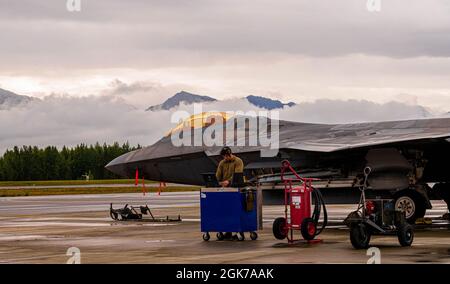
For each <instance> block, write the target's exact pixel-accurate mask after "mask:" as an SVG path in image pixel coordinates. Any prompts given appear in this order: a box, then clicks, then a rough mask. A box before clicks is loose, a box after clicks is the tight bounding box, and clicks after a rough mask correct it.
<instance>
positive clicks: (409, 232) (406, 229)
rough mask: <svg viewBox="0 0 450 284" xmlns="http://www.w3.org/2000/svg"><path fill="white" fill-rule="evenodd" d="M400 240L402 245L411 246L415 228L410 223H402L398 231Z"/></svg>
mask: <svg viewBox="0 0 450 284" xmlns="http://www.w3.org/2000/svg"><path fill="white" fill-rule="evenodd" d="M397 236H398V242H399V243H400V245H401V246H402V247H409V246H411V244H412V242H413V240H414V230H413V227H412V226H411V225H410V224H402V225H400V226H399V228H398V231H397Z"/></svg>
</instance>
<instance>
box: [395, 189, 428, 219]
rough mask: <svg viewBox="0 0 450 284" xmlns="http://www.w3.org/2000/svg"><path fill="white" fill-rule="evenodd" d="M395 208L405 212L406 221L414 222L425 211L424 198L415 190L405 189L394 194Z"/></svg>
mask: <svg viewBox="0 0 450 284" xmlns="http://www.w3.org/2000/svg"><path fill="white" fill-rule="evenodd" d="M395 208H396V209H400V210H402V211H404V212H405V217H406V221H408V223H410V224H414V223H415V222H416V220H417V219H419V218H423V217H424V216H425V212H426V210H427V209H426V200H425V197H423V196H422V195H421V194H420V193H418V192H417V191H414V190H411V189H406V190H402V191H400V192H398V193H396V194H395Z"/></svg>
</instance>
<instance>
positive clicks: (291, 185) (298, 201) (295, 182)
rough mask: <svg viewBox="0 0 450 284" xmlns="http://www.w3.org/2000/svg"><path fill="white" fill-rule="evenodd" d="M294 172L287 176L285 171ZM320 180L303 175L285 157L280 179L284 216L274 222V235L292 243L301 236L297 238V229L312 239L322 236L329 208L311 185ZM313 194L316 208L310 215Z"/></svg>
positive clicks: (304, 236)
mask: <svg viewBox="0 0 450 284" xmlns="http://www.w3.org/2000/svg"><path fill="white" fill-rule="evenodd" d="M287 171H289V172H290V173H291V174H293V175H294V177H293V178H286V176H285V175H286V172H287ZM315 180H318V179H314V178H302V177H300V176H299V175H298V174H297V172H296V171H295V170H294V168H293V167H292V166H291V164H290V163H289V161H287V160H284V161H283V162H282V167H281V181H282V182H283V183H284V217H280V218H277V219H275V221H274V222H273V227H272V230H273V234H274V236H275V238H277V239H279V240H284V239H285V238H287V240H288V243H290V244H291V243H293V242H295V241H298V240H299V239H294V230H297V231H298V230H299V231H300V232H301V234H302V236H303V239H305V240H307V241H311V240H313V239H314V238H315V237H316V236H317V235H319V234H320V233H321V232H322V231H323V229H324V228H325V227H326V225H327V220H328V217H327V210H326V207H325V203H324V201H323V198H322V194H321V193H320V191H319V190H318V189H315V188H314V187H313V186H312V182H313V181H315ZM311 195H313V196H314V203H315V207H314V211H313V213H312V214H311V201H312V198H311ZM321 208H323V214H324V215H323V216H324V218H323V224H322V226H321V227H320V228H319V229H318V223H319V218H320V214H321Z"/></svg>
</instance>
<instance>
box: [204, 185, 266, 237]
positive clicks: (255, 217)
mask: <svg viewBox="0 0 450 284" xmlns="http://www.w3.org/2000/svg"><path fill="white" fill-rule="evenodd" d="M258 192H259V191H258V190H256V189H255V188H242V189H239V188H202V189H201V191H200V214H201V231H202V232H203V233H204V234H203V240H205V241H208V240H209V239H210V234H209V233H211V232H217V235H216V236H217V239H218V240H223V239H224V237H225V236H224V233H227V232H231V233H238V239H239V240H240V241H243V240H244V239H245V235H244V232H250V238H251V239H252V240H256V239H257V238H258V234H257V233H256V231H257V230H258V228H260V227H261V226H262V222H261V220H262V217H261V215H262V214H261V213H260V212H259V211H260V210H258V209H259V207H262V206H261V205H262V203H261V202H259V201H260V200H258V199H260V198H258V197H259V196H260V194H258Z"/></svg>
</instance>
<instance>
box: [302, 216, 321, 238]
mask: <svg viewBox="0 0 450 284" xmlns="http://www.w3.org/2000/svg"><path fill="white" fill-rule="evenodd" d="M300 231H301V233H302V236H303V238H304V239H305V240H307V241H310V240H312V239H314V238H315V237H316V232H317V224H316V222H315V221H314V220H313V219H312V218H305V219H303V221H302V224H301V226H300Z"/></svg>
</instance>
